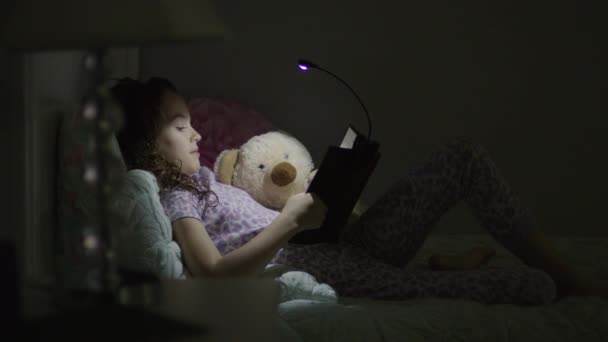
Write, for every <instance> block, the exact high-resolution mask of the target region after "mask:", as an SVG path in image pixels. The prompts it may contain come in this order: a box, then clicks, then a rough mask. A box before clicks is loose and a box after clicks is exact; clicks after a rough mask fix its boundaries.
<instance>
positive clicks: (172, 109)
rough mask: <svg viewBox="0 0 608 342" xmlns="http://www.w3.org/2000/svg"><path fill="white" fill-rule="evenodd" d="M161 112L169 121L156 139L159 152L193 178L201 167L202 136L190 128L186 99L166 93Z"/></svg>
mask: <svg viewBox="0 0 608 342" xmlns="http://www.w3.org/2000/svg"><path fill="white" fill-rule="evenodd" d="M160 111H161V113H162V115H163V116H164V117H165V118H166V119H167V120H166V121H165V122H166V124H165V125H164V127H163V128H162V129H161V132H160V134H159V136H158V137H157V138H156V146H157V147H158V152H159V153H160V155H161V156H162V157H163V158H165V159H166V160H167V161H169V162H172V163H175V164H176V165H177V166H179V167H181V170H180V171H181V172H182V173H183V174H185V175H188V176H192V175H193V174H195V173H196V172H197V171H198V170H199V169H200V167H201V164H200V161H199V159H198V158H199V152H198V145H197V143H198V142H199V140H200V139H201V136H200V135H199V134H198V132H197V131H195V130H194V128H192V126H190V112H189V111H188V107H187V106H186V103H185V101H184V99H183V98H182V97H181V96H179V95H178V94H175V93H173V92H171V91H165V92H164V93H163V95H162V96H161V100H160Z"/></svg>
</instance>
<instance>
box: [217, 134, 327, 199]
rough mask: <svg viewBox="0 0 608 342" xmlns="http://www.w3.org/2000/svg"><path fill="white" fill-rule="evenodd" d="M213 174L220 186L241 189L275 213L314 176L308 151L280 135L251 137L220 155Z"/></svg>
mask: <svg viewBox="0 0 608 342" xmlns="http://www.w3.org/2000/svg"><path fill="white" fill-rule="evenodd" d="M213 171H214V173H215V176H216V179H217V180H218V181H219V182H222V183H224V184H230V185H232V186H234V187H237V188H239V189H242V190H244V191H246V192H247V193H248V194H249V195H250V196H251V197H252V198H253V199H255V200H256V201H257V202H258V203H260V204H262V205H263V206H265V207H267V208H271V209H276V210H280V209H282V208H283V206H284V205H285V202H286V201H287V199H288V198H289V197H290V196H292V195H294V194H296V193H300V192H304V191H306V188H308V185H309V184H310V182H311V181H312V178H313V177H314V175H315V173H316V170H315V169H314V164H313V160H312V156H311V155H310V153H309V152H308V149H307V148H306V147H305V146H304V145H303V144H302V143H301V142H300V141H299V140H297V139H296V138H295V137H293V136H292V135H290V134H288V133H286V132H281V131H271V132H267V133H264V134H261V135H256V136H253V137H252V138H250V139H249V140H248V141H247V142H245V143H244V144H243V145H241V146H240V148H238V149H229V150H224V151H222V152H221V153H220V154H219V155H218V157H217V159H216V161H215V164H214V166H213Z"/></svg>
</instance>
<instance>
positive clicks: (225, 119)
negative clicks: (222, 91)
mask: <svg viewBox="0 0 608 342" xmlns="http://www.w3.org/2000/svg"><path fill="white" fill-rule="evenodd" d="M188 109H189V110H190V115H191V118H192V127H193V128H194V129H196V130H197V131H198V132H199V133H200V135H201V141H200V142H199V147H200V151H201V154H200V157H199V158H200V162H201V165H203V166H206V167H208V168H209V169H211V170H213V165H214V164H215V159H216V158H217V156H218V155H219V154H220V152H222V151H224V150H227V149H232V148H238V147H240V146H241V145H242V144H244V143H245V142H246V141H247V140H249V138H251V137H253V136H254V135H258V134H262V133H266V132H269V131H271V130H273V125H272V123H270V121H268V120H267V119H266V118H265V117H264V116H263V115H262V114H260V113H259V112H257V111H255V110H253V109H251V108H247V107H245V106H243V105H240V104H238V103H237V102H234V101H220V100H214V99H210V98H194V99H191V100H189V101H188Z"/></svg>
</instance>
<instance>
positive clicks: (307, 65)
mask: <svg viewBox="0 0 608 342" xmlns="http://www.w3.org/2000/svg"><path fill="white" fill-rule="evenodd" d="M298 68H300V70H302V71H308V70H309V69H311V68H318V67H317V65H316V64H315V63H313V62H309V61H307V60H305V59H300V60H298Z"/></svg>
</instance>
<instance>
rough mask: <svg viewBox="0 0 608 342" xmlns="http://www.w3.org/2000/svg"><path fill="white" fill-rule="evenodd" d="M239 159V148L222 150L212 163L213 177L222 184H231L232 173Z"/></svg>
mask: <svg viewBox="0 0 608 342" xmlns="http://www.w3.org/2000/svg"><path fill="white" fill-rule="evenodd" d="M238 159H239V150H224V151H222V153H220V155H219V156H217V159H216V160H215V164H214V165H213V173H215V178H216V179H217V180H218V181H219V182H221V183H224V184H230V185H232V174H233V173H234V168H235V166H236V162H237V160H238Z"/></svg>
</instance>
